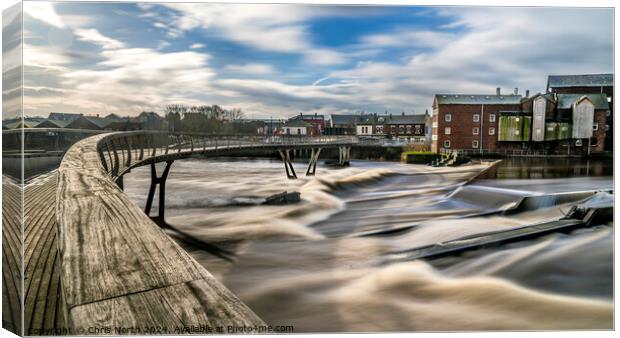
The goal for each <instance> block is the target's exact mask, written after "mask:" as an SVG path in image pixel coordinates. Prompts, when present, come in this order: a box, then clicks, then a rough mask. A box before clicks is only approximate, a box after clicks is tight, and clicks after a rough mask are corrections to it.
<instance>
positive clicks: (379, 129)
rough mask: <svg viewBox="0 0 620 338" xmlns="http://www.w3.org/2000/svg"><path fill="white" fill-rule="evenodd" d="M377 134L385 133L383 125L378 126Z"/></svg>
mask: <svg viewBox="0 0 620 338" xmlns="http://www.w3.org/2000/svg"><path fill="white" fill-rule="evenodd" d="M377 134H383V126H377Z"/></svg>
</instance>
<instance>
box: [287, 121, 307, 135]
mask: <svg viewBox="0 0 620 338" xmlns="http://www.w3.org/2000/svg"><path fill="white" fill-rule="evenodd" d="M313 132H314V126H313V125H312V124H311V123H308V122H305V121H303V120H300V119H292V120H289V121H287V122H286V123H284V125H282V134H284V135H314V134H313Z"/></svg>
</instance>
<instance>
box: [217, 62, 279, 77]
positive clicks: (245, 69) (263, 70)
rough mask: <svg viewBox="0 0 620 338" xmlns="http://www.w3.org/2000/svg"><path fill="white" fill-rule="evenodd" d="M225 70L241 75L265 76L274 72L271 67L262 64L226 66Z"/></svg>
mask: <svg viewBox="0 0 620 338" xmlns="http://www.w3.org/2000/svg"><path fill="white" fill-rule="evenodd" d="M225 68H226V70H229V71H232V72H235V73H241V74H252V75H254V74H256V75H265V74H271V73H274V72H275V70H274V69H273V67H272V66H271V65H267V64H262V63H248V64H245V65H227V66H226V67H225Z"/></svg>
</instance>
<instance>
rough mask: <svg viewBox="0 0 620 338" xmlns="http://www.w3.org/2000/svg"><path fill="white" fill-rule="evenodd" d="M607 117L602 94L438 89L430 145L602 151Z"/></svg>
mask: <svg viewBox="0 0 620 338" xmlns="http://www.w3.org/2000/svg"><path fill="white" fill-rule="evenodd" d="M609 116H610V107H609V100H608V97H607V95H606V94H605V93H570V94H558V93H554V92H551V93H545V94H536V95H534V96H531V97H530V96H529V91H528V92H526V95H525V97H522V96H521V95H518V91H517V89H515V92H514V94H512V95H501V94H500V91H499V88H498V89H497V92H496V95H469V94H452V95H447V94H437V95H435V99H434V102H433V122H432V127H433V128H432V130H433V131H432V141H431V150H432V151H434V152H440V151H442V150H464V151H470V152H475V151H476V150H480V151H482V150H485V151H498V152H502V151H507V150H519V151H528V152H529V151H536V152H545V153H555V154H590V153H592V152H601V151H604V150H610V148H606V144H605V141H606V137H607V135H608V134H609V127H608V125H607V119H608V118H609Z"/></svg>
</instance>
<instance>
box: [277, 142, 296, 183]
mask: <svg viewBox="0 0 620 338" xmlns="http://www.w3.org/2000/svg"><path fill="white" fill-rule="evenodd" d="M278 153H280V157H282V162H284V169H285V170H286V177H287V178H288V179H289V180H294V179H296V178H297V174H296V173H295V168H293V162H292V161H291V150H290V149H285V150H278Z"/></svg>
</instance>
